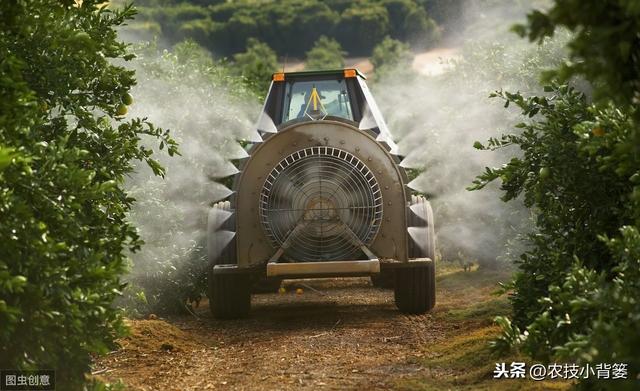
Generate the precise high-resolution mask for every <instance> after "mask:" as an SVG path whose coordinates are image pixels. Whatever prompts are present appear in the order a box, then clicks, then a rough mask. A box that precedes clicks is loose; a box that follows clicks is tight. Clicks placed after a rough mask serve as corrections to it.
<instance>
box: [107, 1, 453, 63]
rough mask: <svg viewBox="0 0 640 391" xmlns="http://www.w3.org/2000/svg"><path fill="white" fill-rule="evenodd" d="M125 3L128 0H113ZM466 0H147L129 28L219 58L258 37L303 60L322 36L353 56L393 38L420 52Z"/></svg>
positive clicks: (435, 39) (141, 36)
mask: <svg viewBox="0 0 640 391" xmlns="http://www.w3.org/2000/svg"><path fill="white" fill-rule="evenodd" d="M112 3H113V4H115V5H118V4H119V3H122V1H121V0H118V1H112ZM464 3H465V1H464V0H455V1H444V0H361V1H344V0H329V1H320V0H283V1H256V0H239V1H215V0H213V1H207V0H191V1H184V0H139V1H137V2H136V7H137V9H138V11H139V14H138V16H137V17H136V20H135V22H132V23H131V25H130V26H129V30H130V32H131V33H132V34H134V35H135V36H136V37H135V38H137V39H151V38H153V37H159V38H160V39H161V41H163V42H164V43H165V44H167V45H172V44H175V43H176V42H180V41H182V40H184V39H189V38H190V39H193V40H194V41H196V42H197V43H199V44H200V45H202V46H204V47H205V48H207V49H209V50H210V51H211V52H212V53H214V54H215V55H216V56H230V55H233V54H235V53H239V52H242V51H244V50H245V49H246V47H247V41H248V40H249V39H250V38H257V39H259V40H260V41H262V42H264V43H266V44H267V45H269V46H270V47H271V48H272V49H274V50H275V51H276V53H277V54H278V55H279V56H291V57H301V56H302V55H303V54H304V53H305V52H306V51H307V50H309V49H310V48H311V47H312V46H313V44H314V43H315V42H316V41H317V40H318V38H319V37H320V36H322V35H325V36H328V37H330V38H334V39H335V40H337V41H338V42H339V43H340V45H342V47H343V48H344V50H345V51H346V52H347V53H348V55H350V56H363V55H367V56H368V55H370V54H371V51H372V50H373V48H374V47H375V46H376V45H377V44H378V43H380V42H381V41H382V40H383V39H384V38H385V37H387V36H390V37H391V38H394V39H398V40H400V41H403V42H407V43H409V44H410V45H411V46H412V47H413V48H414V49H424V48H428V47H431V46H433V45H434V44H436V43H437V42H438V41H439V39H440V37H441V35H442V32H443V31H445V30H446V29H447V26H448V25H449V24H451V23H453V21H455V20H456V19H457V18H458V17H459V16H460V14H461V10H462V6H463V4H464Z"/></svg>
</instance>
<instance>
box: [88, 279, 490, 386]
mask: <svg viewBox="0 0 640 391" xmlns="http://www.w3.org/2000/svg"><path fill="white" fill-rule="evenodd" d="M305 283H306V284H309V286H311V287H313V288H314V289H316V290H317V291H314V290H312V289H309V288H308V287H304V286H302V289H303V290H304V293H303V294H302V295H297V294H296V293H295V288H296V287H298V286H300V285H299V284H300V282H299V281H298V282H296V281H291V282H288V283H286V284H285V286H286V287H287V292H288V293H286V294H277V293H273V294H261V295H255V296H254V297H253V307H252V312H251V316H250V318H248V319H244V320H235V321H217V320H214V319H213V318H212V317H211V316H210V315H209V312H208V308H207V304H206V303H201V305H200V308H199V309H198V311H197V315H198V317H199V318H195V317H193V316H185V317H179V318H171V319H165V320H135V321H130V327H131V329H132V335H131V336H130V337H127V338H125V339H123V340H121V342H120V343H121V346H122V348H121V349H120V350H119V351H116V352H113V353H111V354H109V355H108V356H106V357H105V358H102V359H100V360H99V361H98V362H97V363H96V365H95V368H94V371H101V373H102V374H101V375H100V376H102V377H103V378H105V379H106V380H108V381H114V380H116V379H118V378H122V380H123V381H124V383H125V384H127V385H128V386H129V387H131V389H135V390H208V389H234V390H235V389H239V390H250V389H262V390H264V389H269V390H272V389H274V390H290V389H314V390H315V389H328V390H329V389H359V390H364V389H390V388H396V387H395V385H396V384H398V381H400V380H402V379H403V378H408V377H414V378H415V377H416V376H417V377H425V376H427V375H428V373H426V372H428V371H429V369H427V368H426V367H425V366H423V365H421V364H420V363H421V360H422V359H423V358H424V357H426V356H428V355H429V350H430V346H432V345H434V344H437V343H438V342H442V341H443V340H444V339H445V338H447V335H449V334H452V333H455V332H457V329H459V328H460V326H461V323H460V322H457V321H455V322H448V321H443V319H445V315H446V314H448V313H449V311H450V310H451V309H452V308H463V307H465V306H466V305H467V304H468V303H469V300H471V301H472V298H471V297H465V296H464V289H463V290H462V291H460V292H454V291H452V290H451V289H452V288H451V287H449V288H448V287H447V285H446V284H444V285H442V284H441V285H442V286H441V287H440V288H439V292H438V303H437V307H436V309H435V310H434V311H433V312H432V313H430V314H426V315H422V316H405V315H402V314H400V313H399V312H398V311H397V310H396V308H395V306H394V304H393V292H392V291H389V290H381V289H376V288H373V287H372V286H371V285H370V282H369V280H368V279H351V280H349V279H344V280H315V281H305ZM478 288H481V289H482V292H485V291H486V292H485V293H486V294H487V295H488V294H489V292H490V291H491V290H493V289H494V288H495V285H494V282H493V281H492V282H491V284H490V285H489V284H487V286H486V287H478ZM456 290H457V289H456ZM461 292H462V293H461ZM478 292H480V291H478Z"/></svg>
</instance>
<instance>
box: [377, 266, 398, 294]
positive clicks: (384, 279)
mask: <svg viewBox="0 0 640 391" xmlns="http://www.w3.org/2000/svg"><path fill="white" fill-rule="evenodd" d="M371 284H373V286H375V287H376V288H382V289H393V287H394V285H395V274H394V270H393V269H388V270H380V273H378V274H375V275H373V276H371Z"/></svg>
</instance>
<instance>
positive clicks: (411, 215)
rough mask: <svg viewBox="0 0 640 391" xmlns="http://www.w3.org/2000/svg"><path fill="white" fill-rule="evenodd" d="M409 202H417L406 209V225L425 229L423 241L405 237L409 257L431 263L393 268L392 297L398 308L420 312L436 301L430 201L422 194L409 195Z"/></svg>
mask: <svg viewBox="0 0 640 391" xmlns="http://www.w3.org/2000/svg"><path fill="white" fill-rule="evenodd" d="M411 205H412V206H413V205H419V207H417V208H414V209H415V212H414V211H411V210H409V211H408V212H407V214H408V219H407V220H408V221H407V223H408V224H407V225H408V226H409V227H419V228H425V227H426V228H427V229H426V235H427V237H426V238H425V243H426V246H420V245H419V244H418V243H416V242H415V241H414V239H413V238H411V237H410V238H409V258H411V259H415V258H429V259H431V262H429V263H427V264H424V265H419V266H415V267H404V268H397V269H396V270H395V289H394V296H395V302H396V306H397V307H398V309H399V310H400V311H402V312H404V313H408V314H422V313H425V312H427V311H430V310H431V309H433V307H434V306H435V304H436V269H435V249H436V246H435V230H434V222H433V210H432V209H431V204H430V203H429V201H427V200H426V199H425V198H424V197H422V196H411Z"/></svg>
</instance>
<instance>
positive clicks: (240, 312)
mask: <svg viewBox="0 0 640 391" xmlns="http://www.w3.org/2000/svg"><path fill="white" fill-rule="evenodd" d="M221 211H224V212H231V213H233V210H232V209H231V203H230V202H229V201H221V202H217V203H215V204H214V205H213V209H212V211H211V212H210V213H209V218H208V221H207V256H208V258H209V259H208V263H209V265H208V273H207V296H208V297H209V309H210V310H211V314H212V315H213V317H214V318H218V319H232V318H240V317H244V316H247V315H248V314H249V310H250V309H251V282H250V276H249V275H246V274H218V275H216V274H213V268H214V267H215V265H228V264H236V263H237V259H236V240H235V237H233V238H232V239H231V240H230V241H228V242H225V241H226V240H227V239H224V236H223V235H221V234H220V233H221V232H222V231H230V232H234V231H235V216H234V215H233V214H232V215H231V216H229V217H228V218H227V219H226V220H225V221H224V222H222V224H220V223H221V222H220V219H221V218H222V216H221V215H222V214H223V213H221Z"/></svg>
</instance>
